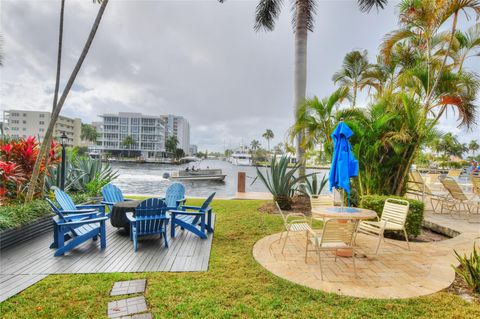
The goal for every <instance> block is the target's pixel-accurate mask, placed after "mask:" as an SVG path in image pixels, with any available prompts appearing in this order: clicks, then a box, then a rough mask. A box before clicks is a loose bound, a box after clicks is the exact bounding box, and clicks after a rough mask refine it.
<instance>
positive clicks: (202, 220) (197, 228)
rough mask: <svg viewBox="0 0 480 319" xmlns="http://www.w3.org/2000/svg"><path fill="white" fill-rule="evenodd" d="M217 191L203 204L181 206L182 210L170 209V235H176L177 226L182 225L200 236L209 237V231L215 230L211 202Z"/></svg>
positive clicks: (181, 226)
mask: <svg viewBox="0 0 480 319" xmlns="http://www.w3.org/2000/svg"><path fill="white" fill-rule="evenodd" d="M214 196H215V193H212V194H211V195H210V196H208V198H207V199H206V200H205V202H204V203H203V205H202V206H185V205H184V206H181V207H180V208H181V210H170V216H171V225H170V236H171V237H175V228H176V227H178V226H179V227H180V228H182V229H186V230H188V231H191V232H192V233H194V234H195V235H197V236H199V237H200V238H203V239H205V238H207V232H209V233H211V232H213V228H212V208H211V207H210V203H211V202H212V200H213V197H214Z"/></svg>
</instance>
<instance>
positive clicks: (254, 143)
mask: <svg viewBox="0 0 480 319" xmlns="http://www.w3.org/2000/svg"><path fill="white" fill-rule="evenodd" d="M259 148H260V142H259V141H257V140H252V141H251V142H250V149H251V150H252V151H253V152H255V151H256V150H258V149H259Z"/></svg>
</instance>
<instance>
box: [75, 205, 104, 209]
mask: <svg viewBox="0 0 480 319" xmlns="http://www.w3.org/2000/svg"><path fill="white" fill-rule="evenodd" d="M75 207H77V208H79V209H84V208H86V209H93V208H102V207H105V205H104V204H86V205H75Z"/></svg>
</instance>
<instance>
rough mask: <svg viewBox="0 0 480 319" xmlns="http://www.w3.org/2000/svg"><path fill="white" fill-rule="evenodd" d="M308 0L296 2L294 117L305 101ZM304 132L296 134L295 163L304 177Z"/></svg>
mask: <svg viewBox="0 0 480 319" xmlns="http://www.w3.org/2000/svg"><path fill="white" fill-rule="evenodd" d="M307 1H308V0H297V4H296V5H297V8H296V9H297V15H296V17H295V22H296V25H295V85H294V86H295V101H294V103H295V116H296V115H297V113H298V112H297V111H298V109H299V108H300V106H301V105H302V103H303V101H304V100H305V94H306V91H307V39H308V14H309V11H308V3H307ZM304 135H305V132H303V131H301V132H299V133H298V134H297V161H298V162H299V163H300V169H299V175H300V176H305V159H304V157H305V152H304V150H303V149H302V147H301V144H302V141H303V137H304Z"/></svg>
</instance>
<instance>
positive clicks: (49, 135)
mask: <svg viewBox="0 0 480 319" xmlns="http://www.w3.org/2000/svg"><path fill="white" fill-rule="evenodd" d="M107 4H108V0H103V1H102V4H101V6H100V9H99V10H98V14H97V17H96V18H95V22H94V23H93V26H92V29H91V30H90V34H89V36H88V39H87V42H86V43H85V46H84V47H83V51H82V53H81V55H80V57H79V59H78V61H77V64H76V65H75V68H74V69H73V71H72V74H71V75H70V78H69V79H68V82H67V85H66V86H65V89H64V90H63V93H62V96H61V97H60V101H59V102H58V104H57V106H56V107H55V108H54V110H53V112H52V117H51V119H50V124H49V125H48V129H47V132H46V133H45V138H44V140H43V143H42V146H41V147H40V151H39V154H38V157H37V160H36V161H35V166H34V168H33V172H32V178H31V180H30V185H29V186H28V191H27V195H26V196H25V202H30V201H31V200H32V199H33V196H34V194H35V189H36V187H37V183H38V178H39V175H40V165H41V163H42V161H43V159H44V158H45V157H46V154H47V148H48V146H49V144H50V141H51V140H52V137H53V130H54V128H55V124H56V122H57V119H58V116H59V115H60V111H61V110H62V107H63V104H64V103H65V100H66V99H67V96H68V93H69V92H70V89H71V88H72V86H73V82H74V81H75V78H76V77H77V75H78V72H79V71H80V68H81V67H82V64H83V61H84V60H85V58H86V56H87V54H88V50H89V49H90V46H91V45H92V42H93V39H94V38H95V34H96V33H97V29H98V26H99V25H100V21H101V20H102V16H103V13H104V12H105V8H106V7H107Z"/></svg>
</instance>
